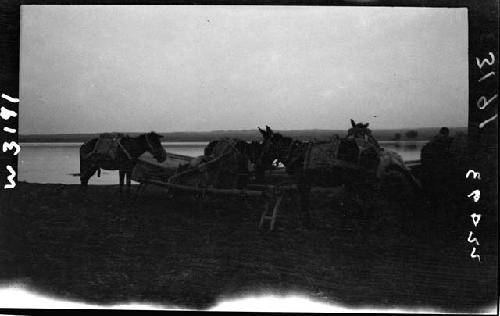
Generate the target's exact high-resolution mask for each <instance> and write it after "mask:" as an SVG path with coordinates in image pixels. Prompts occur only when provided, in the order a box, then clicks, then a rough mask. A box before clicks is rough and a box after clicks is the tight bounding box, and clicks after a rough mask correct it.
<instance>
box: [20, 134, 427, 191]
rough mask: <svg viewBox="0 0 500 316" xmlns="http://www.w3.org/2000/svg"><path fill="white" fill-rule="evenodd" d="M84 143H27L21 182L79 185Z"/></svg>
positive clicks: (179, 147)
mask: <svg viewBox="0 0 500 316" xmlns="http://www.w3.org/2000/svg"><path fill="white" fill-rule="evenodd" d="M379 143H380V146H382V147H384V148H385V149H386V150H393V151H396V152H398V153H400V154H401V156H403V159H404V160H418V159H420V150H421V149H422V146H423V145H424V144H425V143H426V142H425V141H415V142H395V141H381V142H379ZM80 145H81V143H25V144H21V152H20V153H19V167H18V179H19V180H20V181H27V182H32V183H64V184H79V183H80V178H79V177H78V176H74V175H75V174H78V173H79V172H80V162H79V159H80V158H79V147H80ZM206 145H207V142H165V143H163V146H164V147H165V149H166V150H167V151H168V152H172V153H175V154H181V155H187V156H192V157H196V156H199V155H202V154H203V148H205V146H206ZM89 184H118V171H112V170H109V171H108V170H103V172H102V173H101V177H100V178H98V177H97V174H96V175H95V176H94V177H92V178H91V179H90V181H89Z"/></svg>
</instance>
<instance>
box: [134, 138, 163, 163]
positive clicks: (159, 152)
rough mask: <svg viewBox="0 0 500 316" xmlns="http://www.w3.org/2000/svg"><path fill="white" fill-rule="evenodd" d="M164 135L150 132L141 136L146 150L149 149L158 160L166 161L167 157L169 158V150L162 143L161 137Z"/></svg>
mask: <svg viewBox="0 0 500 316" xmlns="http://www.w3.org/2000/svg"><path fill="white" fill-rule="evenodd" d="M162 137H163V136H161V135H159V134H156V133H155V132H150V133H147V134H143V135H141V136H140V138H141V139H143V141H144V146H145V148H146V151H149V152H150V153H151V154H152V155H153V157H154V158H155V159H156V160H157V161H158V162H164V161H165V159H167V152H166V151H165V148H163V146H162V145H161V140H160V139H161V138H162Z"/></svg>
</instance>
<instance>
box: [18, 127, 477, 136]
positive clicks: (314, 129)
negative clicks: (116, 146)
mask: <svg viewBox="0 0 500 316" xmlns="http://www.w3.org/2000/svg"><path fill="white" fill-rule="evenodd" d="M264 127H265V126H264ZM441 127H442V126H426V127H401V128H375V129H373V128H370V130H372V131H381V130H383V131H391V130H418V129H429V128H436V129H439V128H441ZM261 128H262V127H261ZM448 128H450V129H454V128H468V126H448ZM344 130H346V129H323V128H303V129H273V131H278V132H289V131H344ZM231 131H239V132H242V131H255V132H258V129H216V130H205V131H192V130H191V131H189V130H188V131H170V132H156V131H155V132H156V133H158V134H171V133H214V132H231ZM146 132H147V131H140V132H136V131H133V132H132V131H126V132H124V131H107V132H77V133H19V134H18V135H19V136H27V135H82V134H102V133H123V134H127V133H130V134H141V133H146Z"/></svg>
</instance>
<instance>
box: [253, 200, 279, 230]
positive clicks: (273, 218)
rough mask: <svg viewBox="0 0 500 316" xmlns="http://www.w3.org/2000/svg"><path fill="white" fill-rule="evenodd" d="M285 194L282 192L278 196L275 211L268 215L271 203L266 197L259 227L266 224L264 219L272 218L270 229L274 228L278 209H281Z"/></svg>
mask: <svg viewBox="0 0 500 316" xmlns="http://www.w3.org/2000/svg"><path fill="white" fill-rule="evenodd" d="M284 196H285V193H282V194H281V195H280V196H279V197H278V199H277V200H276V202H275V203H274V207H273V212H272V215H271V216H269V215H267V214H268V213H269V211H270V206H271V203H270V201H269V199H266V202H265V205H264V212H262V216H261V217H260V222H259V229H261V228H262V226H263V225H264V221H265V220H270V221H271V223H270V224H269V230H271V231H273V230H274V224H275V223H276V219H277V217H278V210H279V207H280V204H281V201H282V200H283V197H284Z"/></svg>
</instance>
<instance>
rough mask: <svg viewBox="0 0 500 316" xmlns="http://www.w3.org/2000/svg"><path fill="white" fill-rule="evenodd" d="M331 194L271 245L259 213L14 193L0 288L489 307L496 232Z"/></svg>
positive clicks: (95, 193) (69, 189) (50, 191)
mask: <svg viewBox="0 0 500 316" xmlns="http://www.w3.org/2000/svg"><path fill="white" fill-rule="evenodd" d="M341 193H342V192H341V191H340V190H339V192H337V193H334V194H330V195H328V194H324V193H323V194H319V193H316V194H314V195H313V196H312V198H311V200H312V205H313V209H312V216H313V220H314V223H315V227H313V228H310V229H304V228H302V227H301V226H300V224H299V221H298V217H297V212H296V205H295V203H294V202H293V201H292V200H290V199H288V200H285V204H284V205H283V208H282V211H281V213H280V217H279V219H278V226H277V229H276V231H274V232H270V231H269V230H267V228H268V226H266V230H261V231H259V230H258V228H257V224H258V221H259V218H260V214H261V210H262V206H263V204H262V201H259V200H258V199H254V200H250V201H249V205H248V207H245V203H243V202H242V201H241V199H239V198H212V199H211V200H209V203H208V205H206V207H205V208H204V210H201V209H199V208H198V205H197V201H196V199H194V198H193V197H192V196H181V195H179V196H176V197H175V198H173V199H171V198H169V197H168V196H167V195H166V194H164V193H163V192H162V191H161V190H157V189H153V190H149V191H146V193H145V195H144V196H143V197H142V198H141V199H139V200H138V201H136V202H135V203H132V202H130V201H129V200H127V199H125V198H120V195H119V193H118V187H117V186H91V187H89V189H88V192H87V194H86V195H84V194H82V192H81V191H80V188H79V187H78V186H76V185H48V184H47V185H40V184H27V183H20V184H18V187H17V188H16V189H15V190H14V191H13V192H11V193H9V195H7V194H3V195H2V196H0V203H1V204H0V205H1V209H0V280H1V282H3V283H4V284H6V283H10V282H14V281H16V280H22V281H23V282H27V283H28V285H29V286H31V287H32V288H33V289H36V290H39V291H41V292H43V293H46V294H48V295H51V296H53V295H55V296H57V297H59V298H61V299H71V300H78V301H85V302H88V303H93V304H94V303H99V304H116V303H124V302H127V301H134V302H145V303H146V302H147V303H151V302H154V303H159V304H166V305H167V304H174V305H178V306H184V307H186V308H200V309H204V308H209V307H211V306H212V305H214V304H215V303H216V301H217V300H220V299H222V298H224V297H229V298H234V297H238V296H243V295H246V294H255V293H262V292H266V293H269V292H273V293H276V294H286V293H293V294H296V293H302V294H306V295H308V296H310V297H312V298H313V299H316V300H321V301H325V302H331V303H336V304H342V305H344V306H347V307H380V308H393V307H394V308H396V307H397V308H409V309H412V308H435V309H436V310H440V311H461V312H465V311H468V312H474V311H480V309H481V308H483V307H489V306H492V305H494V304H495V302H496V299H497V298H498V294H497V267H498V259H497V258H498V253H497V228H496V227H497V224H498V221H497V219H494V220H491V219H490V220H488V219H487V218H486V219H485V218H483V219H482V221H481V224H480V228H478V229H476V231H477V232H478V234H479V240H480V243H481V244H480V248H479V249H480V255H481V263H478V262H477V261H476V260H473V259H471V258H470V252H471V249H472V247H471V244H470V243H468V242H467V237H468V234H469V231H470V230H471V224H470V218H469V215H470V212H469V210H467V209H465V208H462V209H460V208H459V207H457V208H456V209H455V210H447V211H445V210H432V209H431V208H429V207H427V206H426V204H425V202H424V201H422V200H421V199H414V198H408V196H405V195H402V196H398V197H394V196H392V197H391V196H390V195H387V194H383V193H382V192H381V193H377V194H375V196H374V197H373V198H372V200H371V204H370V206H367V207H366V208H364V209H363V210H362V211H350V210H349V209H347V208H346V207H344V208H342V207H341V206H340V203H339V201H340V200H341V197H342V194H341Z"/></svg>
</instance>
